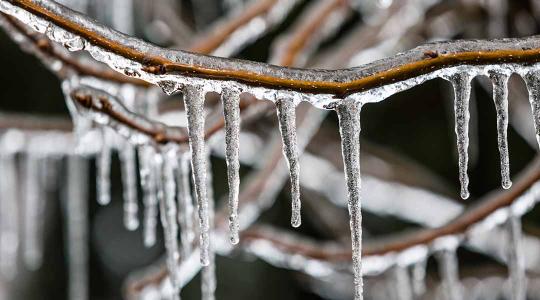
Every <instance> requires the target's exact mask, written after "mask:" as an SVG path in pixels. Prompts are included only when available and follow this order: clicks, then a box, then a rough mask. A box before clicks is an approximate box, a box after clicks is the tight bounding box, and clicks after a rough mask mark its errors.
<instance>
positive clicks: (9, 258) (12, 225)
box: [0, 133, 19, 279]
mask: <svg viewBox="0 0 540 300" xmlns="http://www.w3.org/2000/svg"><path fill="white" fill-rule="evenodd" d="M6 135H7V133H6ZM6 138H7V137H6V136H4V137H3V139H6ZM4 142H8V143H9V142H10V141H3V143H4ZM4 151H5V150H4V149H2V152H4ZM0 171H1V174H2V177H1V178H0V273H1V274H2V275H3V277H4V278H6V279H13V278H14V277H15V276H16V275H17V253H18V249H19V217H18V216H19V201H18V197H19V189H18V188H17V187H18V186H19V183H18V176H17V164H16V159H15V153H11V152H9V153H0Z"/></svg>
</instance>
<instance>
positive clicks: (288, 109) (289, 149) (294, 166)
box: [276, 100, 302, 227]
mask: <svg viewBox="0 0 540 300" xmlns="http://www.w3.org/2000/svg"><path fill="white" fill-rule="evenodd" d="M276 107H277V115H278V120H279V130H280V131H281V138H282V141H283V154H284V155H285V159H286V161H287V164H288V165H289V172H290V176H291V198H292V215H291V225H292V226H293V227H298V226H300V224H301V223H302V219H301V215H300V206H301V203H300V163H299V162H298V146H297V141H296V112H295V109H296V105H295V104H294V103H293V102H292V101H287V100H279V101H277V102H276Z"/></svg>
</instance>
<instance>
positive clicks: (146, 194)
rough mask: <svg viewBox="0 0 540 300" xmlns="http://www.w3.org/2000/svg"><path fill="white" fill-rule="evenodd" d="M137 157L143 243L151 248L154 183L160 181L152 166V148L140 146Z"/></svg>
mask: <svg viewBox="0 0 540 300" xmlns="http://www.w3.org/2000/svg"><path fill="white" fill-rule="evenodd" d="M138 155H139V176H140V178H141V188H142V192H143V205H144V217H143V242H144V245H145V246H146V247H152V246H153V245H154V244H155V243H156V226H157V214H158V210H157V206H158V203H157V199H156V193H157V191H156V181H157V180H160V176H158V174H159V173H157V172H156V168H155V166H154V161H155V155H156V153H155V150H154V148H153V147H152V146H141V147H140V148H139V151H138Z"/></svg>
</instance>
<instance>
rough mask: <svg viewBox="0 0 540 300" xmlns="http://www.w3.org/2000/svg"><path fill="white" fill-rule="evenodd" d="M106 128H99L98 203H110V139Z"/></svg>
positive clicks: (97, 159) (97, 162)
mask: <svg viewBox="0 0 540 300" xmlns="http://www.w3.org/2000/svg"><path fill="white" fill-rule="evenodd" d="M108 131H109V129H108V128H107V127H102V128H101V136H102V142H101V143H102V144H101V151H100V152H99V153H98V156H97V158H96V164H97V166H96V169H97V170H96V171H97V193H98V203H99V204H101V205H107V204H109V203H110V202H111V146H110V143H111V138H110V133H109V132H108Z"/></svg>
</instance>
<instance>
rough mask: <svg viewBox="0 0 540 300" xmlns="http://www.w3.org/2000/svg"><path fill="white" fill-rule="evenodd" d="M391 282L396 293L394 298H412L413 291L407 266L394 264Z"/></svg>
mask: <svg viewBox="0 0 540 300" xmlns="http://www.w3.org/2000/svg"><path fill="white" fill-rule="evenodd" d="M392 271H393V277H394V280H393V284H394V291H395V293H396V297H395V299H398V300H413V291H412V286H411V277H410V275H409V271H408V269H407V267H405V266H401V265H396V266H394V268H393V270H392Z"/></svg>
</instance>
